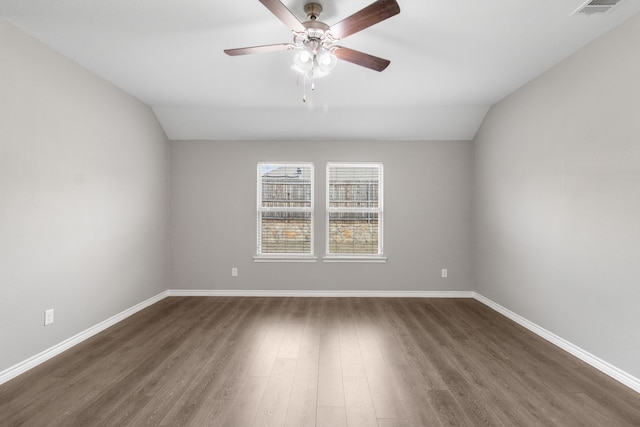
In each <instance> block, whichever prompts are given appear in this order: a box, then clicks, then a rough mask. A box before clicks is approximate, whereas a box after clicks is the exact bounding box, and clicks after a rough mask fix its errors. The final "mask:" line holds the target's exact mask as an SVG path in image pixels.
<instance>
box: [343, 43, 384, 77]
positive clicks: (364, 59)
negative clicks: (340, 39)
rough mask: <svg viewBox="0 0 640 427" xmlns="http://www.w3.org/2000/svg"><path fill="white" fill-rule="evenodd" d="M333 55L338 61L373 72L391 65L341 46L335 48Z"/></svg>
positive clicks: (380, 59)
mask: <svg viewBox="0 0 640 427" xmlns="http://www.w3.org/2000/svg"><path fill="white" fill-rule="evenodd" d="M335 55H336V57H337V58H338V59H342V60H343V61H347V62H351V63H353V64H356V65H361V66H363V67H367V68H370V69H372V70H374V71H383V70H384V69H385V68H387V67H388V66H389V64H391V61H389V60H386V59H382V58H378V57H377V56H373V55H369V54H368V53H364V52H359V51H357V50H353V49H349V48H348V47H342V46H337V48H336V50H335Z"/></svg>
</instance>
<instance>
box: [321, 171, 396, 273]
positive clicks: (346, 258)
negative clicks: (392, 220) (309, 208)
mask: <svg viewBox="0 0 640 427" xmlns="http://www.w3.org/2000/svg"><path fill="white" fill-rule="evenodd" d="M332 167H348V168H359V167H361V168H371V167H375V168H377V169H378V170H379V173H378V177H379V178H378V207H377V208H338V207H331V206H330V205H331V200H330V189H331V173H330V169H331V168H332ZM325 193H326V195H325V196H326V197H325V216H326V218H325V228H326V230H325V255H324V257H323V261H324V262H386V261H387V257H386V256H385V253H384V166H383V164H382V162H327V164H326V188H325ZM335 212H345V213H346V212H370V213H376V214H377V215H378V253H377V254H364V253H361V254H355V253H354V254H350V253H330V249H331V247H330V241H331V225H330V221H331V218H330V216H331V215H330V214H331V213H335Z"/></svg>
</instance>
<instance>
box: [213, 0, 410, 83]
mask: <svg viewBox="0 0 640 427" xmlns="http://www.w3.org/2000/svg"><path fill="white" fill-rule="evenodd" d="M259 1H260V3H262V4H263V5H264V6H265V7H266V8H267V9H269V10H270V11H271V13H273V14H274V15H275V16H276V17H277V18H278V19H279V20H280V21H282V22H283V23H284V24H285V25H286V26H287V27H289V28H290V29H291V31H292V32H293V43H281V44H271V45H263V46H252V47H242V48H238V49H226V50H225V51H224V52H225V53H226V54H227V55H231V56H236V55H249V54H253V53H268V52H278V51H287V50H297V52H296V54H295V55H294V65H293V67H292V68H293V69H295V70H296V71H298V72H300V73H301V74H303V75H304V76H305V78H309V79H311V80H312V79H313V78H315V77H323V76H326V75H327V74H329V73H330V72H331V70H332V69H333V67H334V66H335V64H336V61H337V59H341V60H343V61H347V62H351V63H353V64H356V65H360V66H362V67H366V68H369V69H371V70H375V71H383V70H384V69H385V68H387V66H388V65H389V64H390V61H388V60H386V59H383V58H378V57H377V56H373V55H369V54H367V53H364V52H360V51H357V50H353V49H349V48H347V47H343V46H339V45H337V44H336V43H337V42H338V41H339V40H342V39H345V38H347V37H349V36H350V35H352V34H355V33H357V32H359V31H362V30H364V29H366V28H369V27H371V26H372V25H375V24H377V23H379V22H382V21H384V20H385V19H388V18H391V17H392V16H395V15H397V14H398V13H400V6H398V3H397V2H396V0H377V1H375V2H373V3H371V4H370V5H369V6H367V7H365V8H364V9H361V10H360V11H358V12H356V13H354V14H353V15H351V16H349V17H347V18H345V19H343V20H342V21H340V22H338V23H337V24H334V25H332V26H329V25H327V24H325V23H324V22H321V21H318V17H319V16H320V13H322V5H320V4H319V3H307V4H306V5H305V6H304V11H305V13H306V14H307V18H308V20H307V21H305V22H300V21H299V20H298V18H296V16H295V15H294V14H293V13H291V11H290V10H289V9H288V8H287V7H286V6H285V5H284V4H283V3H282V2H281V1H280V0H259Z"/></svg>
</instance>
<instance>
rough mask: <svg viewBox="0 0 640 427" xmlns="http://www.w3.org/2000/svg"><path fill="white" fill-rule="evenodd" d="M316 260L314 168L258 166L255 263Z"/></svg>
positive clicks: (260, 164) (305, 166)
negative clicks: (280, 260)
mask: <svg viewBox="0 0 640 427" xmlns="http://www.w3.org/2000/svg"><path fill="white" fill-rule="evenodd" d="M312 256H313V164H312V163H258V246H257V256H256V259H257V260H259V259H260V258H263V259H264V258H269V257H271V258H274V259H276V258H284V259H286V258H304V257H312Z"/></svg>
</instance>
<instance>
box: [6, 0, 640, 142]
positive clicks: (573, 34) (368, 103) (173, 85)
mask: <svg viewBox="0 0 640 427" xmlns="http://www.w3.org/2000/svg"><path fill="white" fill-rule="evenodd" d="M282 1H283V3H284V4H285V6H286V7H288V8H289V10H291V11H292V12H293V13H294V14H295V15H296V16H297V17H298V19H299V20H300V21H304V20H306V16H305V13H304V10H303V7H304V4H305V3H307V2H308V1H305V0H282ZM372 1H373V0H340V1H338V0H319V1H318V0H316V2H318V3H321V4H322V6H323V9H324V11H323V13H322V15H321V16H320V19H319V20H320V21H323V22H326V23H327V24H329V25H332V24H334V23H336V22H338V21H340V20H342V19H343V18H345V17H347V16H349V15H351V14H353V13H355V12H357V11H358V10H360V9H362V8H363V7H365V6H367V5H368V4H370V3H371V2H372ZM397 1H398V3H399V5H400V9H401V12H400V14H399V15H396V16H394V17H392V18H390V19H388V20H385V21H384V22H381V23H379V24H377V25H374V26H372V27H370V28H368V29H365V30H364V31H361V32H359V33H357V34H354V35H352V36H350V37H348V38H346V39H344V40H342V41H341V42H340V44H341V45H343V46H346V47H349V48H352V49H357V50H360V51H363V52H366V53H369V54H372V55H375V56H379V57H382V58H386V59H389V60H390V61H391V65H390V66H389V67H388V68H387V69H386V70H385V71H383V72H380V73H379V72H376V71H371V70H369V69H366V68H363V67H359V66H357V65H354V64H351V63H348V62H344V61H339V63H338V65H337V66H336V68H335V69H334V70H333V72H332V73H331V75H329V76H327V77H324V78H321V79H317V80H316V83H315V86H316V88H315V90H314V91H313V92H310V91H309V89H307V98H308V100H307V102H302V95H303V84H302V81H301V79H300V77H299V75H298V74H297V73H296V72H295V71H293V70H292V69H291V64H292V58H293V52H290V51H283V52H276V53H268V54H257V55H247V56H236V57H231V56H227V55H225V54H224V53H223V50H224V49H227V48H236V47H245V46H253V45H262V44H272V43H287V42H291V41H292V33H291V30H289V29H288V28H287V27H286V26H285V25H284V24H283V23H282V22H281V21H279V20H278V19H277V18H276V17H275V16H274V15H273V14H272V13H271V12H270V11H269V10H268V9H267V8H265V6H263V5H262V4H261V3H260V2H259V1H258V0H233V1H224V2H223V1H220V0H30V1H25V0H2V1H1V2H0V17H3V18H5V19H7V20H8V21H10V22H12V23H14V24H15V25H16V26H18V27H19V28H21V29H22V30H24V31H25V32H27V33H29V34H31V35H33V36H34V37H36V38H38V39H39V40H41V41H42V42H44V43H45V44H47V45H49V46H51V47H52V48H53V49H55V50H57V51H58V52H60V53H61V54H63V55H65V56H67V57H69V58H71V59H72V60H74V61H75V62H77V63H78V64H80V65H82V66H83V67H85V68H87V69H89V70H91V71H92V72H94V73H96V74H98V75H99V76H102V77H103V78H104V79H106V80H108V81H109V82H111V83H113V84H114V85H115V86H117V87H119V88H121V89H122V90H124V91H125V92H127V93H129V94H131V95H133V96H135V97H137V98H138V99H140V100H141V101H142V102H144V103H146V104H148V105H149V106H151V107H152V108H153V110H154V111H155V113H156V115H157V117H158V119H159V120H160V123H161V124H162V126H163V127H164V129H165V131H166V133H167V135H168V136H169V138H171V139H175V140H181V139H259V140H262V139H266V140H270V139H284V140H323V139H327V140H353V139H356V140H366V139H375V140H430V139H472V138H473V136H474V134H475V132H476V130H477V128H478V126H479V125H480V123H481V122H482V120H483V118H484V115H485V114H486V112H487V111H488V109H489V108H490V106H491V105H493V104H494V103H495V102H497V101H499V100H500V99H502V98H503V97H505V96H507V95H508V94H509V93H511V92H513V91H514V90H516V89H518V88H519V87H521V86H522V85H524V84H525V83H527V82H528V81H530V80H531V79H533V78H535V77H536V76H538V75H539V74H541V73H543V72H544V71H545V70H547V69H549V68H550V67H552V66H554V65H555V64H557V63H558V62H560V61H562V60H563V59H564V58H566V57H567V56H569V55H571V54H572V53H573V52H575V51H576V50H578V49H579V48H581V47H582V46H584V45H586V44H588V43H589V42H591V41H592V40H594V39H596V38H597V37H599V36H601V35H602V34H604V33H606V32H607V31H609V30H611V29H612V28H614V27H615V26H617V25H619V24H620V23H622V22H623V21H625V20H626V19H628V18H630V17H631V16H633V15H635V14H637V13H638V12H640V1H635V0H623V1H622V2H621V3H619V4H618V5H617V6H616V7H615V8H613V9H611V10H609V11H608V12H607V13H604V14H593V15H584V14H574V13H573V12H574V11H576V10H577V9H578V8H580V7H581V6H582V5H583V4H585V1H584V0H484V1H478V0H437V1H435V0H397Z"/></svg>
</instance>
